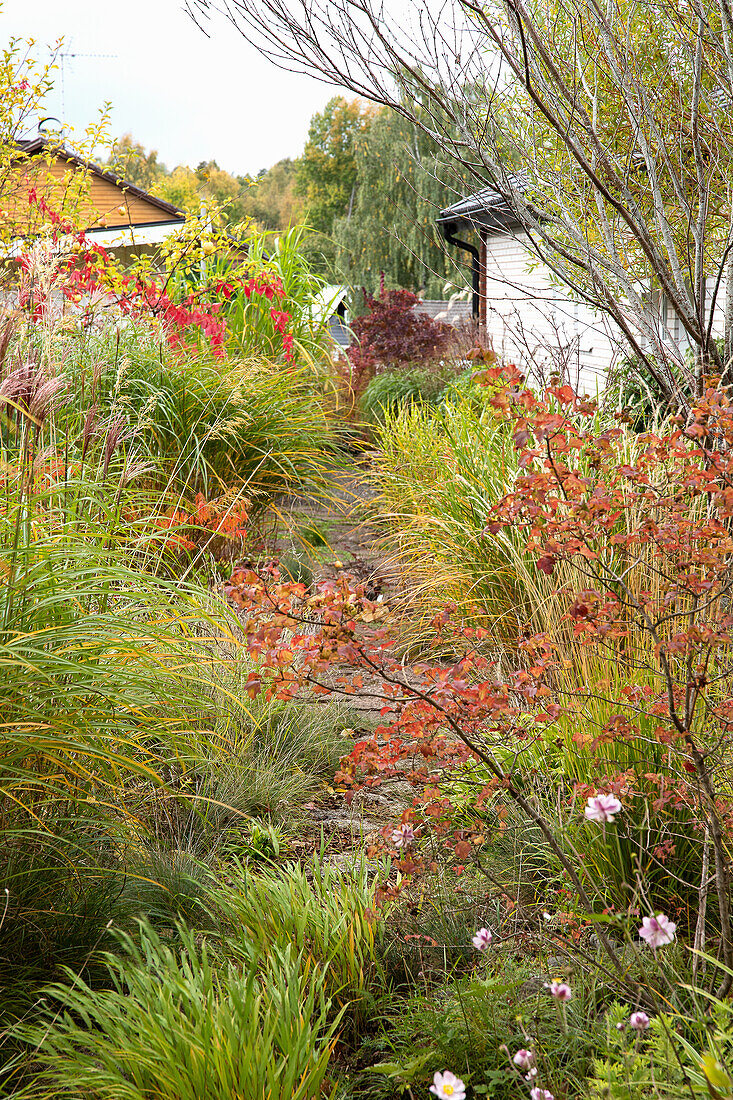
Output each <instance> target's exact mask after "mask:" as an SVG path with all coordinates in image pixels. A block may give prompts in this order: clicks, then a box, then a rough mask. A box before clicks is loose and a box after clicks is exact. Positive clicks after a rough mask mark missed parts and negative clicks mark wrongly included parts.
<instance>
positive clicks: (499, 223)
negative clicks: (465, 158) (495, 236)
mask: <svg viewBox="0 0 733 1100" xmlns="http://www.w3.org/2000/svg"><path fill="white" fill-rule="evenodd" d="M515 182H516V181H515ZM436 222H437V224H438V225H439V226H440V227H441V228H442V227H443V226H446V227H450V226H454V227H456V226H458V225H460V224H463V225H470V226H474V227H481V228H487V229H495V230H497V231H498V230H506V229H507V228H508V227H509V226H514V225H518V224H519V223H518V221H517V218H516V215H515V214H514V213H513V212H512V208H511V206H510V205H509V203H508V202H507V200H506V199H505V198H504V196H503V195H502V194H501V193H500V192H499V191H497V190H496V188H494V187H482V188H481V190H480V191H474V193H473V194H472V195H466V197H465V198H463V199H459V201H458V202H454V203H453V204H452V205H451V206H447V207H446V208H445V210H441V211H440V214H439V215H438V217H437V218H436Z"/></svg>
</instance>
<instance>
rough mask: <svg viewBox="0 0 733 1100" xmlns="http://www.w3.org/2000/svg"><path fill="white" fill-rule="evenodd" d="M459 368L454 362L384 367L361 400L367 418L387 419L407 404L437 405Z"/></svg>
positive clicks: (373, 420)
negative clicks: (403, 367) (454, 366)
mask: <svg viewBox="0 0 733 1100" xmlns="http://www.w3.org/2000/svg"><path fill="white" fill-rule="evenodd" d="M454 374H455V370H454V369H453V368H452V367H451V365H450V364H446V365H444V366H442V367H441V366H440V365H436V366H435V367H434V368H432V369H429V368H425V367H422V368H421V367H415V368H412V369H410V368H406V369H403V370H395V371H384V372H383V373H381V374H377V375H375V376H374V378H372V380H371V381H370V383H369V385H368V386H367V388H366V389H365V391H364V393H363V395H362V397H361V401H360V406H361V411H362V415H363V416H364V419H365V420H367V421H368V422H370V423H372V424H382V423H384V420H385V417H386V416H388V415H389V414H394V413H395V412H397V411H398V410H399V409H400V408H401V407H402V406H403V405H418V406H435V405H437V404H438V403H439V402H440V400H441V398H442V396H443V394H444V392H445V389H446V386H447V385H448V384H449V381H450V379H451V377H452V376H453V375H454Z"/></svg>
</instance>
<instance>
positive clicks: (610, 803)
mask: <svg viewBox="0 0 733 1100" xmlns="http://www.w3.org/2000/svg"><path fill="white" fill-rule="evenodd" d="M621 810H622V806H621V803H620V802H619V800H618V799H617V798H616V795H615V794H597V795H596V796H595V798H589V799H588V805H587V806H586V807H585V816H586V818H587V819H588V821H597V822H598V824H599V825H606V824H608V825H611V824H612V823H613V821H614V820H615V817H616V814H620V813H621Z"/></svg>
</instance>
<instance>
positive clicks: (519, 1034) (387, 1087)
mask: <svg viewBox="0 0 733 1100" xmlns="http://www.w3.org/2000/svg"><path fill="white" fill-rule="evenodd" d="M541 969H542V966H541V964H539V965H535V966H533V965H532V963H531V961H529V960H525V959H521V958H517V957H516V956H513V955H512V956H509V955H507V956H506V957H505V958H502V959H501V960H500V961H495V962H494V963H493V965H492V966H491V970H492V971H493V973H488V974H483V975H478V974H476V975H473V976H469V977H465V978H462V979H460V980H459V981H457V982H453V983H451V984H449V985H447V986H445V987H432V988H430V987H427V988H426V989H425V990H424V992H422V993H420V994H415V995H413V996H412V997H410V998H406V999H404V1000H403V999H400V1001H399V1002H397V1003H393V1005H392V1006H391V1011H388V1012H387V1013H385V1017H384V1023H383V1026H382V1029H381V1031H380V1033H379V1034H378V1035H377V1036H376V1037H375V1039H373V1040H371V1041H370V1044H369V1050H370V1052H372V1054H376V1053H377V1052H379V1054H380V1055H381V1057H379V1060H378V1061H375V1062H374V1063H373V1064H372V1065H371V1067H370V1069H369V1071H367V1072H366V1073H364V1074H361V1075H360V1076H359V1078H358V1091H356V1092H355V1095H358V1096H367V1097H374V1098H375V1100H376V1098H377V1097H380V1098H381V1097H384V1098H386V1097H398V1096H403V1095H405V1094H408V1095H422V1093H423V1091H425V1092H427V1087H428V1085H429V1084H430V1083H431V1081H432V1079H433V1074H434V1073H436V1072H443V1071H444V1070H446V1069H450V1070H451V1072H453V1073H455V1074H456V1075H457V1076H459V1077H460V1078H461V1079H462V1080H463V1081H465V1082H466V1084H469V1085H470V1093H469V1094H470V1095H472V1096H491V1097H495V1098H496V1100H515V1098H516V1097H517V1096H519V1095H524V1094H525V1090H527V1091H528V1088H529V1086H527V1085H525V1084H524V1081H523V1079H522V1075H520V1073H519V1072H518V1070H517V1069H516V1067H515V1066H514V1064H513V1062H512V1057H513V1055H514V1053H515V1052H516V1051H517V1050H518V1049H522V1048H525V1049H526V1048H527V1047H528V1046H530V1038H531V1037H535V1036H541V1037H542V1038H543V1050H546V1051H547V1055H546V1057H545V1058H544V1059H543V1063H542V1065H541V1071H542V1083H543V1085H545V1083H546V1086H547V1087H548V1088H550V1089H551V1091H552V1092H553V1093H554V1094H555V1095H556V1096H563V1097H567V1098H569V1097H578V1098H580V1097H583V1096H585V1095H586V1093H585V1092H584V1081H585V1077H586V1075H587V1072H588V1069H589V1068H590V1061H591V1057H592V1053H593V1050H594V1046H595V1044H596V1043H597V1041H598V1036H597V1034H596V1028H595V1026H594V1023H593V1017H592V1013H591V1012H590V1011H589V1009H590V1007H591V1005H592V999H591V991H590V989H589V990H583V989H581V988H579V987H576V995H575V997H574V999H573V1000H572V1001H570V1002H569V1003H568V1005H567V1006H562V1008H561V1009H560V1010H558V1009H559V1006H558V1005H557V1004H556V1002H555V1001H554V1000H553V998H552V997H550V995H549V994H548V993H547V991H546V990H545V989H544V988H543V984H542V979H541V978H539V977H538V971H540V972H541ZM553 1086H554V1087H553Z"/></svg>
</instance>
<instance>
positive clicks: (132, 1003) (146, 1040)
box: [18, 924, 343, 1100]
mask: <svg viewBox="0 0 733 1100" xmlns="http://www.w3.org/2000/svg"><path fill="white" fill-rule="evenodd" d="M178 936H179V940H180V942H179V944H178V945H177V946H176V947H173V946H171V945H169V944H168V943H167V942H166V941H164V940H162V939H161V938H160V937H159V936H158V935H156V933H155V932H153V931H152V929H151V928H149V927H148V926H146V925H145V924H143V925H141V927H140V934H139V943H135V941H134V940H133V939H132V938H131V937H128V936H118V940H119V948H120V954H119V955H118V954H112V953H106V954H105V955H104V956H103V961H104V964H105V967H106V982H105V985H104V987H103V988H97V989H93V988H92V987H91V986H90V985H88V984H87V982H86V981H84V980H83V979H81V978H79V977H78V976H77V975H75V974H74V973H73V972H67V974H66V978H67V984H56V985H53V986H49V987H47V988H46V989H45V990H44V994H43V995H44V1000H45V1005H46V1007H45V1010H44V1012H43V1014H42V1015H41V1017H40V1018H39V1021H38V1023H37V1024H35V1025H34V1026H32V1027H23V1028H19V1029H18V1033H19V1034H20V1035H22V1036H23V1038H24V1039H25V1041H26V1042H27V1044H28V1046H29V1048H31V1049H32V1051H33V1058H34V1060H35V1062H36V1064H37V1066H38V1067H39V1071H38V1073H37V1075H36V1077H35V1080H34V1082H33V1084H32V1086H31V1094H32V1095H35V1096H49V1095H54V1096H59V1097H62V1096H68V1097H77V1096H79V1095H80V1094H81V1095H84V1096H86V1097H89V1098H90V1100H92V1098H95V1100H108V1098H109V1097H110V1096H115V1097H118V1098H119V1100H139V1098H140V1097H141V1096H158V1097H166V1098H169V1100H201V1098H202V1097H206V1098H207V1100H232V1098H233V1097H247V1100H320V1098H321V1097H323V1096H326V1097H330V1096H333V1095H334V1092H335V1086H334V1085H332V1084H331V1083H329V1081H328V1080H327V1072H328V1067H329V1061H330V1058H331V1054H332V1051H333V1048H334V1045H335V1042H336V1038H337V1034H338V1028H339V1024H340V1021H341V1018H342V1016H343V1010H341V1011H336V1012H335V1013H334V1012H331V1011H330V1008H331V1006H330V1001H329V999H328V998H327V996H326V995H325V993H324V975H323V974H322V973H319V971H318V970H317V969H316V968H314V967H313V966H312V965H311V964H310V963H309V961H308V959H307V958H306V957H304V956H303V955H301V954H299V953H298V951H297V950H296V949H293V948H292V947H290V946H288V947H286V948H285V949H284V950H276V951H274V952H273V954H272V956H271V957H270V958H264V959H258V958H257V956H256V955H254V954H252V953H242V954H240V955H239V956H235V957H233V958H223V959H222V958H221V957H219V958H217V957H216V953H215V951H214V949H213V948H212V947H211V946H210V945H209V944H207V943H206V942H203V943H202V942H199V940H198V939H197V937H196V935H195V933H194V932H192V931H190V930H188V929H186V928H184V927H183V926H179V928H178Z"/></svg>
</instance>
